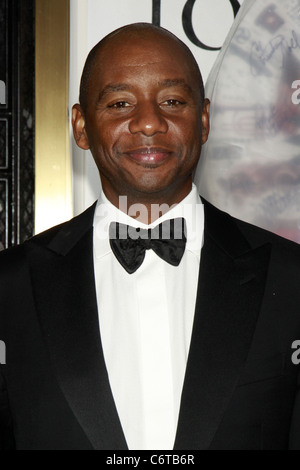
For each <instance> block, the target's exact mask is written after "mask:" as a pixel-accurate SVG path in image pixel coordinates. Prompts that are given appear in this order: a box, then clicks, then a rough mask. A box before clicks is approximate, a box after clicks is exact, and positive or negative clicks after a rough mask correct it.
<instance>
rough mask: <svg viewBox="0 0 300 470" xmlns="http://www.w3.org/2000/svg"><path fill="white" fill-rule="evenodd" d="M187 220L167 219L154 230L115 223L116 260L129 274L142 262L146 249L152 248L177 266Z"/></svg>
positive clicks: (112, 229)
mask: <svg viewBox="0 0 300 470" xmlns="http://www.w3.org/2000/svg"><path fill="white" fill-rule="evenodd" d="M185 233H186V222H185V219H183V218H178V219H172V220H166V221H165V222H162V223H161V224H159V225H157V226H156V227H155V228H153V229H139V228H134V227H130V226H128V225H124V224H119V223H118V222H112V223H111V224H110V227H109V238H110V246H111V248H112V251H113V252H114V254H115V256H116V258H117V260H118V261H119V262H120V263H121V265H122V266H123V268H124V269H126V271H127V272H128V273H129V274H132V273H134V272H135V271H136V270H137V269H138V268H139V267H140V266H141V264H142V263H143V261H144V258H145V252H146V250H150V249H152V250H153V251H154V252H155V253H156V254H157V255H158V256H159V257H160V258H162V259H163V260H165V261H167V263H169V264H171V265H172V266H178V265H179V264H180V261H181V259H182V257H183V254H184V251H185V245H186V235H185Z"/></svg>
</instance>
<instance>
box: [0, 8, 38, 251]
mask: <svg viewBox="0 0 300 470" xmlns="http://www.w3.org/2000/svg"><path fill="white" fill-rule="evenodd" d="M34 4H35V2H34V0H0V64H1V67H0V103H2V102H3V95H1V85H2V86H3V82H4V84H5V91H6V96H5V104H0V249H3V248H8V247H9V246H12V245H16V244H18V243H21V242H23V241H24V240H26V239H27V238H29V237H31V236H32V235H33V230H34V226H33V221H34V75H35V69H34ZM1 82H2V83H1ZM2 88H3V87H2Z"/></svg>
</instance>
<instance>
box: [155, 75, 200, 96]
mask: <svg viewBox="0 0 300 470" xmlns="http://www.w3.org/2000/svg"><path fill="white" fill-rule="evenodd" d="M158 85H159V86H161V87H162V88H172V87H180V88H183V89H184V90H185V91H187V92H188V93H192V88H191V87H190V85H188V84H187V83H186V81H185V80H184V78H167V79H166V80H163V81H162V82H159V83H158Z"/></svg>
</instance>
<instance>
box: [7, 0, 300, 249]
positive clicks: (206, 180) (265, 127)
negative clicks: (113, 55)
mask: <svg viewBox="0 0 300 470" xmlns="http://www.w3.org/2000/svg"><path fill="white" fill-rule="evenodd" d="M136 21H146V22H152V23H154V24H157V25H161V26H163V27H165V28H167V29H169V30H171V31H172V32H174V33H175V34H176V35H177V36H178V37H180V39H182V40H183V41H184V42H185V43H186V44H187V45H188V46H189V47H190V49H191V50H192V52H193V53H194V55H195V57H196V59H197V61H198V63H199V65H200V68H201V71H202V73H203V77H204V81H205V82H206V94H207V96H208V97H209V98H210V99H211V101H212V109H211V113H212V116H211V118H212V122H211V136H210V139H209V141H208V143H207V144H206V145H205V147H204V150H203V154H202V157H201V160H200V164H199V166H198V170H197V173H196V175H195V182H196V184H197V185H198V187H199V191H200V193H201V194H202V195H203V196H204V197H205V198H207V199H208V200H210V201H211V202H212V203H213V204H215V205H217V206H218V207H220V208H221V209H223V210H225V211H227V212H229V213H231V214H232V215H234V216H236V217H239V218H241V219H243V220H246V221H248V222H250V223H253V224H255V225H259V226H261V227H264V228H266V229H268V230H271V231H274V232H276V233H278V234H280V235H281V236H284V237H286V238H289V239H291V240H294V241H296V242H300V150H299V148H300V146H299V143H300V129H299V127H300V68H299V64H300V0H284V1H282V0H281V1H280V0H244V1H242V0H239V1H238V0H110V1H109V2H107V1H104V0H0V249H3V248H7V247H9V246H11V245H14V244H17V243H20V242H22V241H24V240H26V239H27V238H28V237H30V236H32V235H33V234H34V233H39V232H40V231H42V230H45V229H47V228H49V227H51V226H53V225H55V224H58V223H61V222H63V221H65V220H67V219H69V218H70V217H72V216H73V215H76V214H78V213H80V212H82V211H83V210H84V209H85V208H86V207H88V206H89V205H90V204H92V203H93V202H94V201H95V199H97V197H98V194H99V191H100V182H99V176H98V172H97V169H96V166H95V165H94V162H93V160H92V157H91V155H90V152H84V151H81V150H80V149H78V148H77V147H76V146H75V144H74V142H73V139H72V135H71V129H70V119H69V118H70V111H71V108H72V105H73V104H74V103H76V102H77V101H78V90H79V82H80V76H81V71H82V68H83V65H84V62H85V58H86V56H87V54H88V52H89V50H90V49H91V48H92V47H93V46H94V45H95V44H96V43H97V42H98V41H99V40H100V39H101V38H102V37H104V36H105V35H106V34H108V33H109V32H110V31H112V30H113V29H115V28H117V27H119V26H123V25H125V24H128V23H133V22H136Z"/></svg>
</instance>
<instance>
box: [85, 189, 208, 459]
mask: <svg viewBox="0 0 300 470" xmlns="http://www.w3.org/2000/svg"><path fill="white" fill-rule="evenodd" d="M176 217H184V218H185V220H186V226H187V244H186V250H185V253H184V255H183V258H182V260H181V263H180V265H179V266H178V267H174V266H171V265H170V264H168V263H167V262H166V261H164V260H162V259H161V258H159V257H158V256H157V255H156V254H155V253H154V252H153V251H152V250H147V251H146V256H145V259H144V262H143V264H142V266H141V267H140V268H139V269H138V270H137V271H136V272H135V273H133V274H128V273H127V271H126V270H125V269H124V268H123V267H122V266H121V264H120V263H119V262H118V260H117V259H116V257H115V256H114V254H113V252H112V250H111V247H110V243H109V236H108V229H109V225H110V223H111V222H113V221H117V222H120V223H125V224H127V225H131V226H132V227H141V228H152V227H155V226H156V225H158V224H159V223H161V222H162V221H164V220H168V219H171V218H176ZM203 231H204V211H203V205H202V203H201V200H200V198H199V195H198V193H197V188H196V186H194V185H193V188H192V191H191V193H190V194H189V195H188V196H187V197H186V198H185V199H184V200H183V201H182V202H181V203H180V204H178V205H177V206H175V207H174V208H172V209H171V210H170V211H169V212H167V213H166V214H165V215H164V216H162V217H161V218H159V219H158V220H156V221H155V223H153V224H151V225H149V226H148V225H144V224H142V223H141V222H138V221H136V220H135V219H133V218H132V217H129V216H128V215H126V214H125V213H124V212H122V211H120V210H119V209H117V208H116V207H115V206H113V205H112V204H111V203H110V202H109V201H108V200H107V198H106V197H105V195H104V193H103V192H102V193H101V195H100V198H99V201H98V204H97V208H96V212H95V217H94V266H95V279H96V292H97V301H98V312H99V322H100V334H101V342H102V347H103V352H104V359H105V363H106V368H107V372H108V376H109V381H110V386H111V390H112V393H113V397H114V401H115V404H116V408H117V411H118V414H119V418H120V422H121V425H122V429H123V432H124V435H125V438H126V442H127V445H128V447H129V449H130V450H172V449H173V446H174V441H175V436H176V430H177V422H178V414H179V408H180V400H181V393H182V387H183V382H184V375H185V370H186V364H187V358H188V353H189V347H190V340H191V332H192V326H193V319H194V311H195V302H196V295H197V285H198V274H199V265H200V253H201V248H202V240H203Z"/></svg>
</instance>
